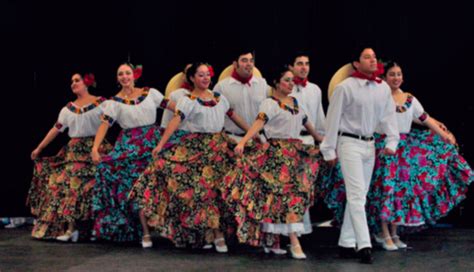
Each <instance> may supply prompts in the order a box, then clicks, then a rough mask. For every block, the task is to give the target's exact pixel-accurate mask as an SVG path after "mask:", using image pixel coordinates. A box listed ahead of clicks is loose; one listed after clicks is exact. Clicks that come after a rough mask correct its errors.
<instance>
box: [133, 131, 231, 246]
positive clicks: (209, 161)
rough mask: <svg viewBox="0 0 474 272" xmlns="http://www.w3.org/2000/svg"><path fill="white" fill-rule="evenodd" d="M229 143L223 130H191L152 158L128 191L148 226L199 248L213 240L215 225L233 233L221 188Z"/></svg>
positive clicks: (172, 239) (175, 241)
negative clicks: (196, 131)
mask: <svg viewBox="0 0 474 272" xmlns="http://www.w3.org/2000/svg"><path fill="white" fill-rule="evenodd" d="M231 142H232V140H231V139H230V138H229V137H228V136H227V135H225V133H216V134H210V133H189V134H186V135H184V136H182V137H181V139H180V142H179V143H177V144H175V145H173V146H171V147H170V148H169V149H167V150H164V151H163V152H162V153H161V154H160V155H159V156H158V158H156V159H154V160H153V161H152V163H151V164H150V165H149V166H148V167H147V168H146V170H145V171H144V173H143V174H142V175H141V176H140V178H139V179H138V181H137V183H136V184H135V186H134V187H133V190H132V193H131V194H130V199H132V200H134V201H135V202H136V203H138V205H139V206H140V208H141V209H143V211H144V213H145V215H146V217H147V218H148V225H149V226H151V227H152V228H154V229H156V230H157V231H158V232H159V233H160V234H161V236H163V237H165V238H168V239H169V240H171V241H172V242H173V243H175V244H176V245H177V246H185V245H190V246H192V247H200V246H202V245H203V244H204V243H209V242H211V241H212V240H213V239H214V237H213V230H220V231H222V232H225V233H227V232H230V230H231V228H232V225H233V224H232V222H231V221H229V219H232V216H230V214H229V213H228V212H227V211H228V208H227V207H226V206H225V203H224V201H222V198H221V191H222V185H223V182H222V179H223V176H224V174H225V173H226V172H227V171H228V169H229V167H230V166H231V160H232V159H231V158H232V154H233V153H232V152H231V150H230V149H229V143H231ZM234 145H235V143H234Z"/></svg>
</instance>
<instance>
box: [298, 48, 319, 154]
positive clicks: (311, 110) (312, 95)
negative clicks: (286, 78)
mask: <svg viewBox="0 0 474 272" xmlns="http://www.w3.org/2000/svg"><path fill="white" fill-rule="evenodd" d="M290 61H291V64H290V65H289V67H290V69H291V71H292V72H293V74H294V78H293V81H294V83H295V87H294V88H293V91H292V93H291V96H293V97H295V98H296V99H297V100H298V103H299V104H300V105H301V106H302V107H303V108H304V110H305V112H306V115H307V116H308V118H309V121H311V123H312V124H313V125H314V127H315V129H316V131H317V132H318V133H319V134H320V135H324V120H325V116H324V111H323V105H322V99H321V98H322V95H321V89H320V88H319V87H318V85H316V84H314V83H312V82H309V81H308V75H309V70H310V65H309V64H310V63H309V56H308V54H306V53H305V52H298V53H297V54H295V55H294V58H293V59H291V60H290ZM300 139H301V140H302V141H303V143H304V144H308V145H314V144H315V143H314V138H313V137H312V136H311V135H310V134H309V133H308V132H307V131H306V129H305V128H303V130H302V131H301V133H300Z"/></svg>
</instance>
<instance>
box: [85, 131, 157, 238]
mask: <svg viewBox="0 0 474 272" xmlns="http://www.w3.org/2000/svg"><path fill="white" fill-rule="evenodd" d="M160 139H161V131H160V128H159V127H158V126H156V125H150V126H143V127H137V128H132V129H124V130H122V131H121V132H120V134H119V136H118V138H117V141H116V143H115V146H114V148H113V150H112V152H110V153H109V154H107V155H106V156H103V157H102V161H101V162H100V163H99V164H98V166H97V174H96V178H97V183H96V185H95V188H94V197H93V212H94V226H93V233H92V234H93V236H94V237H95V238H96V239H103V240H109V241H115V242H126V241H135V240H138V239H139V238H140V237H141V227H140V221H139V216H138V205H137V204H136V203H134V202H132V201H130V200H129V199H128V195H129V193H130V191H131V190H132V187H133V184H134V182H135V181H136V180H137V179H138V177H139V176H140V174H141V173H143V171H145V168H146V167H147V165H148V164H149V163H150V161H151V160H152V153H151V152H152V150H153V149H154V148H155V146H156V145H157V144H158V142H159V140H160Z"/></svg>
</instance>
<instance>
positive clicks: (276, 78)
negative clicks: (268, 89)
mask: <svg viewBox="0 0 474 272" xmlns="http://www.w3.org/2000/svg"><path fill="white" fill-rule="evenodd" d="M286 72H291V70H290V67H289V66H288V65H283V66H280V67H278V68H275V69H274V70H273V72H272V73H271V77H270V79H271V84H270V85H272V86H273V88H275V89H276V85H277V84H278V83H280V79H281V78H282V77H283V75H284V74H285V73H286Z"/></svg>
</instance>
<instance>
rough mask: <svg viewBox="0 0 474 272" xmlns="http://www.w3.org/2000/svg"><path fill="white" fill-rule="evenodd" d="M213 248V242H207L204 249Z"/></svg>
mask: <svg viewBox="0 0 474 272" xmlns="http://www.w3.org/2000/svg"><path fill="white" fill-rule="evenodd" d="M211 248H212V244H205V245H204V246H203V247H202V249H211Z"/></svg>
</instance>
